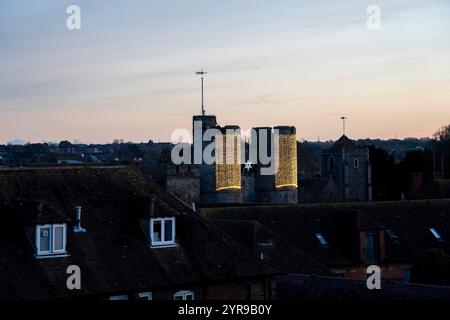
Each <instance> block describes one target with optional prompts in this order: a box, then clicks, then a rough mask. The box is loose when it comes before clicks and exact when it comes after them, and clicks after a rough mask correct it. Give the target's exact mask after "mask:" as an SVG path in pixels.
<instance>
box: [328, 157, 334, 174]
mask: <svg viewBox="0 0 450 320" xmlns="http://www.w3.org/2000/svg"><path fill="white" fill-rule="evenodd" d="M329 166H330V171H331V172H334V158H333V157H331V158H330V160H329Z"/></svg>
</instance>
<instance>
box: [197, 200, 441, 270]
mask: <svg viewBox="0 0 450 320" xmlns="http://www.w3.org/2000/svg"><path fill="white" fill-rule="evenodd" d="M201 212H202V215H203V216H204V217H206V218H210V219H234V220H256V221H258V222H259V223H261V224H262V225H264V226H266V227H267V228H269V229H270V230H272V231H273V232H275V233H277V234H279V235H282V236H283V238H284V239H285V240H287V241H289V242H290V243H292V244H293V245H295V246H296V247H297V248H299V249H300V250H303V251H304V252H306V253H307V254H308V255H310V256H312V257H313V258H315V259H317V260H319V261H320V262H322V263H324V264H325V265H327V266H346V265H354V264H358V263H362V261H361V259H360V251H359V240H358V237H359V235H358V234H359V231H376V230H385V241H386V244H385V247H386V257H385V260H384V262H386V263H389V262H413V261H414V260H416V259H417V258H418V257H419V256H420V255H421V254H422V253H423V252H425V251H426V250H427V249H433V248H440V249H443V250H444V251H445V252H447V253H450V200H423V201H398V202H372V203H345V204H312V205H282V206H264V207H263V206H254V207H230V208H202V209H201ZM429 228H435V229H436V230H437V231H438V232H439V234H440V235H441V237H442V241H437V239H435V237H434V236H433V235H432V233H431V232H430V230H429ZM316 233H322V234H323V236H324V237H325V239H326V240H327V242H328V243H329V246H328V247H327V248H324V247H322V246H321V245H320V243H319V241H318V240H317V238H316Z"/></svg>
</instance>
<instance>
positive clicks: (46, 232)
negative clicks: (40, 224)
mask: <svg viewBox="0 0 450 320" xmlns="http://www.w3.org/2000/svg"><path fill="white" fill-rule="evenodd" d="M39 247H40V251H50V228H49V227H46V228H41V229H40V234H39Z"/></svg>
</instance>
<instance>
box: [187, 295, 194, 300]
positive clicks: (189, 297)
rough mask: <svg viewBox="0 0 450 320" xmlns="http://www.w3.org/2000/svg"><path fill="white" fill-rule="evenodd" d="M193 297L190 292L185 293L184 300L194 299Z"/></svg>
mask: <svg viewBox="0 0 450 320" xmlns="http://www.w3.org/2000/svg"><path fill="white" fill-rule="evenodd" d="M193 298H194V297H193V296H192V294H187V295H186V300H194V299H193Z"/></svg>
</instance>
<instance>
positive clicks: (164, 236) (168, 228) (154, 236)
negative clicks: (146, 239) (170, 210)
mask: <svg viewBox="0 0 450 320" xmlns="http://www.w3.org/2000/svg"><path fill="white" fill-rule="evenodd" d="M150 241H151V245H152V247H160V246H172V245H175V218H174V217H172V218H151V219H150Z"/></svg>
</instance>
